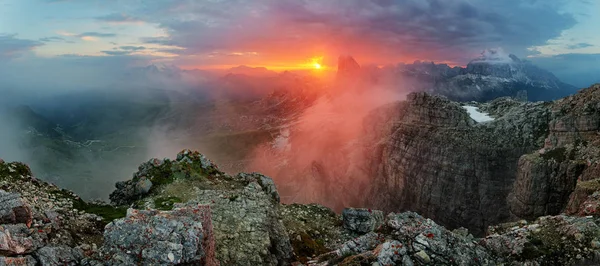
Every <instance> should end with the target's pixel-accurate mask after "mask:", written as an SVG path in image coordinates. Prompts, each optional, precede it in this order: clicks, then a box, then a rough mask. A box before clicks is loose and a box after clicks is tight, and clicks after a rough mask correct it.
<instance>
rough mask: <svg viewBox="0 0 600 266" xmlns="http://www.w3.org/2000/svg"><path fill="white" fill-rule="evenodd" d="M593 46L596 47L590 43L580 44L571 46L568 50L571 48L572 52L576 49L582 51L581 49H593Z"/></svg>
mask: <svg viewBox="0 0 600 266" xmlns="http://www.w3.org/2000/svg"><path fill="white" fill-rule="evenodd" d="M592 46H594V45H593V44H589V43H584V42H580V43H578V44H573V45H569V46H567V48H569V49H570V50H575V49H581V48H586V47H592Z"/></svg>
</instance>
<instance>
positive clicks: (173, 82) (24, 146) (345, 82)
mask: <svg viewBox="0 0 600 266" xmlns="http://www.w3.org/2000/svg"><path fill="white" fill-rule="evenodd" d="M61 60H63V61H60V63H58V64H57V65H56V66H55V67H53V68H51V67H50V66H49V65H47V64H46V63H47V62H44V61H41V62H38V64H36V65H30V66H29V67H30V68H28V69H29V70H30V73H23V71H24V69H25V65H19V64H17V65H16V66H15V68H13V69H10V70H7V69H6V68H5V69H4V70H7V71H9V72H10V73H15V75H13V76H7V77H5V78H3V79H2V80H1V81H0V82H2V83H1V84H3V86H2V87H0V88H1V89H2V90H3V91H2V92H4V93H5V94H4V95H5V97H4V98H3V99H2V100H3V102H5V104H4V106H5V107H7V108H6V109H9V110H10V109H11V108H15V107H18V106H21V105H26V106H29V107H31V113H29V112H21V113H16V114H17V115H15V113H14V112H13V113H12V114H11V115H8V117H7V113H6V112H4V113H3V115H0V123H1V124H2V131H1V132H0V158H3V159H4V160H5V161H22V162H25V163H27V164H29V165H30V166H31V168H32V170H33V172H34V175H36V176H38V177H39V178H42V179H45V180H47V181H50V182H53V183H56V184H57V185H59V186H61V187H65V188H67V189H71V190H73V191H75V192H76V193H78V194H80V195H81V196H82V197H84V198H86V199H103V200H106V199H107V198H108V194H109V193H110V192H111V191H112V190H113V189H114V183H115V182H117V181H121V180H126V179H129V178H131V176H132V173H133V172H134V171H136V169H137V167H138V166H139V165H140V164H141V163H142V162H144V161H147V160H149V159H151V158H174V157H175V155H176V154H177V153H178V152H179V151H181V150H182V149H193V150H198V151H200V152H201V153H203V154H205V155H207V156H208V157H209V158H210V159H212V160H213V161H215V162H216V163H217V164H218V165H219V166H220V167H221V168H222V169H224V170H225V171H227V172H229V173H230V174H236V173H237V172H239V171H256V172H261V173H264V174H266V175H269V176H271V177H273V179H274V180H275V181H276V184H277V186H278V187H279V190H280V193H281V195H282V198H283V200H284V201H285V202H288V203H290V202H305V203H310V202H318V203H321V204H325V205H327V206H329V207H332V208H336V209H339V208H341V207H343V206H349V205H356V206H358V205H359V204H360V203H359V202H358V199H359V198H360V196H361V194H362V193H364V190H366V189H368V184H369V182H368V180H367V178H368V176H366V175H364V174H362V169H361V168H362V167H363V165H362V164H363V162H364V161H365V159H364V158H365V156H369V155H368V154H365V153H364V151H365V149H362V148H361V147H360V145H361V142H362V141H363V139H364V138H365V137H366V136H365V134H366V132H373V129H370V128H369V121H365V117H367V116H368V114H369V113H370V112H372V111H373V110H374V109H376V108H377V107H379V106H381V105H384V104H387V103H390V102H393V101H398V100H402V99H403V98H404V96H405V94H406V93H407V92H406V91H403V90H402V89H401V88H402V87H401V86H400V84H399V83H398V80H397V78H382V79H380V80H379V82H373V81H372V77H370V76H369V75H368V71H366V70H365V71H362V72H361V71H360V70H357V69H359V68H360V67H359V66H358V65H353V66H352V67H354V68H357V69H353V70H352V71H357V72H355V73H351V74H350V75H338V77H337V79H332V78H330V77H333V76H335V73H315V72H312V73H311V72H307V71H304V72H297V73H290V72H286V73H276V72H270V71H266V70H265V69H261V68H258V69H252V68H248V67H238V68H235V69H232V70H231V71H230V72H228V71H223V70H221V71H220V72H218V73H212V72H207V71H199V70H196V71H186V70H181V69H179V68H177V67H173V66H169V65H163V64H149V65H139V64H137V63H139V62H132V61H127V63H125V62H122V63H123V65H120V64H118V62H119V61H115V62H113V63H114V64H108V65H109V66H111V67H112V68H110V69H107V68H97V67H95V66H96V64H92V62H93V61H94V60H100V59H95V58H90V59H89V60H91V61H86V60H83V59H81V58H78V59H77V60H76V61H72V60H70V58H63V59H61ZM111 60H116V59H111ZM46 67H47V68H48V69H47V70H48V71H47V72H44V69H45V68H46ZM369 71H373V69H370V70H369ZM17 72H21V73H17ZM42 72H44V73H43V74H39V75H38V73H42ZM28 75H29V76H28ZM71 75H73V76H74V77H71ZM7 84H9V85H7ZM9 92H10V93H9ZM6 103H10V105H7V104H6ZM25 109H27V108H25ZM27 110H29V109H27ZM9 118H10V119H9ZM32 129H33V131H32ZM334 195H335V196H334Z"/></svg>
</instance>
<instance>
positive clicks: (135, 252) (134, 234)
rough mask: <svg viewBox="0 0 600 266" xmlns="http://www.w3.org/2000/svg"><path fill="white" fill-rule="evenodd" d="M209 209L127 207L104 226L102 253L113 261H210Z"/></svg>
mask: <svg viewBox="0 0 600 266" xmlns="http://www.w3.org/2000/svg"><path fill="white" fill-rule="evenodd" d="M210 219H211V218H210V209H209V208H208V207H206V206H198V205H196V206H188V207H185V208H177V209H174V210H173V211H156V210H147V211H140V210H134V209H129V210H128V213H127V217H126V218H123V219H118V220H115V221H113V222H111V223H110V224H108V225H107V226H106V229H105V231H104V245H103V247H102V249H103V252H105V253H107V254H109V255H110V257H111V259H110V261H111V262H112V263H114V264H123V265H132V264H133V265H135V264H138V263H142V264H160V265H175V264H180V263H189V264H192V263H206V264H209V265H210V264H211V263H213V264H214V248H213V247H214V240H213V239H212V238H211V235H212V232H211V228H210Z"/></svg>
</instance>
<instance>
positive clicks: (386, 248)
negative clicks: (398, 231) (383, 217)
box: [375, 240, 410, 265]
mask: <svg viewBox="0 0 600 266" xmlns="http://www.w3.org/2000/svg"><path fill="white" fill-rule="evenodd" d="M406 251H407V250H406V247H405V246H404V245H403V244H402V243H400V242H399V241H396V240H392V241H386V242H385V243H383V244H382V245H381V247H378V250H376V252H375V255H376V256H377V262H378V263H379V265H397V264H400V263H399V262H402V263H401V264H402V265H404V262H403V260H404V256H405V255H406ZM408 259H409V260H410V257H408Z"/></svg>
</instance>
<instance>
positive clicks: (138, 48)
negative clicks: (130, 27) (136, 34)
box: [119, 46, 146, 51]
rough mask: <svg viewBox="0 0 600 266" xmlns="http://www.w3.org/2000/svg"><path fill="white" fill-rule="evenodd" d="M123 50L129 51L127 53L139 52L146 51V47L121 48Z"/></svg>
mask: <svg viewBox="0 0 600 266" xmlns="http://www.w3.org/2000/svg"><path fill="white" fill-rule="evenodd" d="M119 48H120V49H121V50H127V51H139V50H145V49H146V47H144V46H121V47H119Z"/></svg>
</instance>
